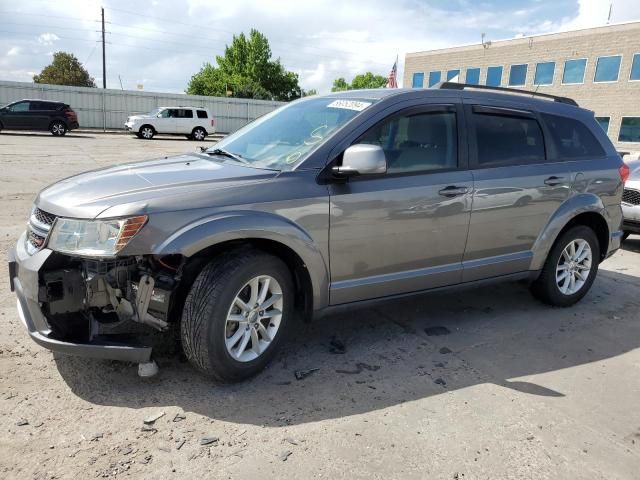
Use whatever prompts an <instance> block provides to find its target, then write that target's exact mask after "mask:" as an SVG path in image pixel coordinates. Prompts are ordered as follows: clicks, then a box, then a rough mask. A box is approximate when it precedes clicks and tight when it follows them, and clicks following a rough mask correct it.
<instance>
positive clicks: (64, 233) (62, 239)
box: [47, 215, 147, 257]
mask: <svg viewBox="0 0 640 480" xmlns="http://www.w3.org/2000/svg"><path fill="white" fill-rule="evenodd" d="M146 222H147V216H146V215H140V216H138V217H131V218H117V219H112V220H75V219H73V218H58V219H57V220H56V223H55V224H54V226H53V231H52V232H51V235H50V236H49V242H48V244H47V246H48V247H49V248H50V249H51V250H55V251H57V252H62V253H71V254H75V255H83V256H91V257H112V256H114V255H115V254H117V253H118V252H119V251H120V250H122V249H123V248H124V247H125V245H126V244H127V243H129V240H131V239H132V238H133V237H134V235H135V234H136V233H138V232H139V231H140V229H141V228H142V227H143V226H144V224H145V223H146Z"/></svg>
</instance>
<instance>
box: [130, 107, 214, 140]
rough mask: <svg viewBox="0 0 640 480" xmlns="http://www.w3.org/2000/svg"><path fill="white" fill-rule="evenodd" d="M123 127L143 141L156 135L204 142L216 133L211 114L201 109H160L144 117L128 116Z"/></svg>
mask: <svg viewBox="0 0 640 480" xmlns="http://www.w3.org/2000/svg"><path fill="white" fill-rule="evenodd" d="M124 126H125V128H126V129H127V130H129V131H130V132H133V133H135V134H136V135H137V136H138V138H144V139H145V140H151V139H152V138H153V137H154V136H155V135H157V134H163V135H166V134H169V135H185V136H186V137H187V138H188V139H189V140H204V139H205V138H206V136H207V135H211V134H213V133H215V131H216V128H215V119H214V118H213V116H212V115H211V112H210V111H209V110H207V109H206V108H201V107H160V108H157V109H155V110H154V111H152V112H150V113H148V114H146V115H132V116H130V117H129V118H127V121H126V122H125V124H124Z"/></svg>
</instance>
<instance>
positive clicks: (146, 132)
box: [138, 125, 156, 140]
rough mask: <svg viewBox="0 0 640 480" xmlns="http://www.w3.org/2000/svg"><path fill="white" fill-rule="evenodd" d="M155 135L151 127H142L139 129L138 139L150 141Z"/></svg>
mask: <svg viewBox="0 0 640 480" xmlns="http://www.w3.org/2000/svg"><path fill="white" fill-rule="evenodd" d="M155 134H156V131H155V130H154V129H153V127H152V126H151V125H143V126H142V127H140V131H139V132H138V137H139V138H142V139H143V140H151V139H152V138H153V136H154V135H155Z"/></svg>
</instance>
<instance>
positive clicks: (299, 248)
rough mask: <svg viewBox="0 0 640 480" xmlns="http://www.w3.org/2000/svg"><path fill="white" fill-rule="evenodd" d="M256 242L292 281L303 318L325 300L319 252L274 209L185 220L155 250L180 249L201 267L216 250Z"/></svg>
mask: <svg viewBox="0 0 640 480" xmlns="http://www.w3.org/2000/svg"><path fill="white" fill-rule="evenodd" d="M243 248H254V249H258V250H261V251H264V252H266V253H270V254H272V255H275V256H277V257H278V258H280V259H281V260H282V261H284V263H285V264H286V265H287V266H288V267H289V269H290V271H291V272H292V275H293V277H294V283H295V285H296V293H297V294H296V306H297V307H299V308H300V311H302V312H303V313H304V315H305V318H310V316H311V314H312V312H313V311H314V310H317V309H320V308H323V307H325V306H327V305H328V292H329V271H328V268H327V265H326V262H325V260H324V257H323V254H322V252H321V251H320V249H319V248H318V246H317V245H316V244H315V243H314V242H313V240H312V239H311V237H310V236H309V235H308V234H307V233H306V232H305V231H304V230H303V229H302V228H301V227H300V226H298V225H296V224H295V223H293V222H291V221H289V220H288V219H285V218H283V217H279V216H277V215H274V214H267V213H263V212H237V213H232V214H225V215H223V216H216V217H213V218H208V219H204V220H201V221H199V222H197V223H196V224H194V225H189V226H187V227H184V228H182V229H181V230H179V231H178V232H176V233H174V235H172V236H171V237H169V238H168V239H167V240H166V241H165V242H163V243H162V244H160V245H158V246H157V248H156V249H155V250H154V252H153V253H154V254H155V255H159V256H162V255H172V254H180V255H182V256H184V257H186V258H187V262H188V263H192V264H196V265H198V266H197V267H196V268H201V267H203V266H204V264H206V262H208V261H210V259H212V258H214V257H215V256H217V255H221V254H225V253H226V252H229V251H231V250H237V251H240V250H241V249H243Z"/></svg>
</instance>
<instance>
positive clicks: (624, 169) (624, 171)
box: [618, 162, 631, 185]
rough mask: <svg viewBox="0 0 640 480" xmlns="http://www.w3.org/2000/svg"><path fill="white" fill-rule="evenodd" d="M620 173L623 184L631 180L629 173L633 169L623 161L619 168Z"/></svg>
mask: <svg viewBox="0 0 640 480" xmlns="http://www.w3.org/2000/svg"><path fill="white" fill-rule="evenodd" d="M618 173H619V174H620V180H622V184H623V185H624V184H625V183H627V180H629V175H630V173H631V170H630V169H629V165H627V164H626V163H624V162H622V165H620V167H619V168H618Z"/></svg>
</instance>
